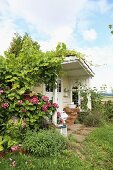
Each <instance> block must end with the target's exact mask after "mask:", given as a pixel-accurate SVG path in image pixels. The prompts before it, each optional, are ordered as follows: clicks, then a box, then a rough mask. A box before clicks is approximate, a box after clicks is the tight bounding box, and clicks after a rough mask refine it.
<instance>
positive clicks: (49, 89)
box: [45, 80, 61, 92]
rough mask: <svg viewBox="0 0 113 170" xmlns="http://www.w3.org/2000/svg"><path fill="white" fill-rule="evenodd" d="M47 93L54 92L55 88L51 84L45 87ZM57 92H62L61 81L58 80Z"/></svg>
mask: <svg viewBox="0 0 113 170" xmlns="http://www.w3.org/2000/svg"><path fill="white" fill-rule="evenodd" d="M45 89H46V92H53V88H52V87H50V85H49V84H46V85H45ZM57 92H61V80H57Z"/></svg>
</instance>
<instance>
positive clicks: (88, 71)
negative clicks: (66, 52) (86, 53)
mask: <svg viewBox="0 0 113 170" xmlns="http://www.w3.org/2000/svg"><path fill="white" fill-rule="evenodd" d="M73 62H78V63H79V64H80V65H81V66H82V67H83V68H84V69H85V70H86V72H87V73H88V74H90V75H91V76H92V77H94V72H93V71H92V69H91V68H90V67H89V65H88V64H87V63H86V61H84V60H80V59H78V58H76V56H69V57H66V58H65V61H64V62H63V63H62V64H68V63H73Z"/></svg>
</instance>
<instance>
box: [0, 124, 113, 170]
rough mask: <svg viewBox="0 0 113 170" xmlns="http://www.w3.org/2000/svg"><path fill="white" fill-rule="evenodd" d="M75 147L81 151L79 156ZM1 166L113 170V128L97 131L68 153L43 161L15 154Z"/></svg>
mask: <svg viewBox="0 0 113 170" xmlns="http://www.w3.org/2000/svg"><path fill="white" fill-rule="evenodd" d="M76 147H79V156H78V155H77V152H76ZM0 162H1V163H0V169H2V170H6V169H7V170H12V169H14V168H15V169H21V170H31V169H34V170H43V169H44V170H53V169H54V170H57V169H60V170H85V169H87V170H112V169H113V125H112V124H109V125H104V126H103V127H99V128H96V129H95V130H94V131H93V132H92V133H91V134H90V135H89V136H88V137H87V139H86V141H84V142H83V143H82V145H80V146H78V145H76V143H75V147H74V150H65V151H63V152H62V154H57V155H54V156H50V157H45V158H42V157H37V156H33V155H27V154H26V155H23V154H21V153H16V152H15V153H9V154H8V155H6V157H5V159H0Z"/></svg>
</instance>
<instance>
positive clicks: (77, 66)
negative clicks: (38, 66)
mask: <svg viewBox="0 0 113 170" xmlns="http://www.w3.org/2000/svg"><path fill="white" fill-rule="evenodd" d="M62 65H63V71H65V73H66V75H68V76H76V77H78V76H89V77H94V72H93V71H92V70H91V68H90V67H89V65H88V64H87V63H86V62H85V61H84V60H80V59H78V58H76V57H75V56H69V57H66V59H65V61H64V62H63V63H62Z"/></svg>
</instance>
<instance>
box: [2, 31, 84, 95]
mask: <svg viewBox="0 0 113 170" xmlns="http://www.w3.org/2000/svg"><path fill="white" fill-rule="evenodd" d="M69 55H73V56H76V57H77V58H82V59H83V55H82V54H81V53H78V52H76V51H74V50H68V49H67V48H66V45H65V44H64V43H58V44H57V47H56V49H55V50H52V51H47V52H43V51H41V50H40V45H39V44H38V42H36V41H33V40H32V38H31V37H30V36H29V35H28V34H25V35H24V36H23V37H22V36H20V35H19V34H17V33H16V34H15V36H14V37H13V39H12V42H11V43H10V47H9V49H8V50H7V51H5V52H4V57H2V56H1V57H0V61H1V65H0V77H1V78H0V81H1V83H0V86H1V87H2V86H7V87H10V89H11V90H12V91H15V90H19V93H24V92H25V91H27V90H30V88H31V86H35V85H36V84H42V83H45V84H49V85H50V86H52V87H54V86H55V82H56V79H57V76H59V75H60V74H61V70H62V65H61V63H62V62H63V61H64V59H65V57H66V56H69Z"/></svg>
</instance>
